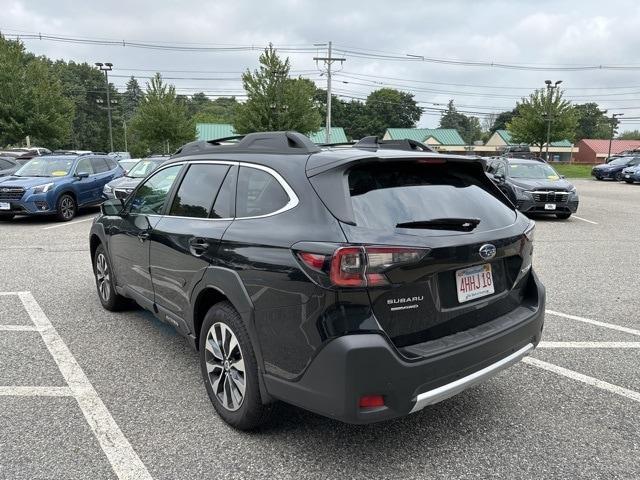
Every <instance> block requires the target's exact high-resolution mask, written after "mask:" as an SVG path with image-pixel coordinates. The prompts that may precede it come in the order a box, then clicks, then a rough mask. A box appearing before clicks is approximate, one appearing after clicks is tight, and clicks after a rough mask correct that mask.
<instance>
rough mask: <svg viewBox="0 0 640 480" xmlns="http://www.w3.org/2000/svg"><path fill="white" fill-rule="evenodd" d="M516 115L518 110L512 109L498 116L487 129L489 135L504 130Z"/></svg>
mask: <svg viewBox="0 0 640 480" xmlns="http://www.w3.org/2000/svg"><path fill="white" fill-rule="evenodd" d="M517 114H518V108H517V107H516V108H514V109H513V110H507V111H504V112H501V113H499V114H498V116H497V117H496V118H495V120H494V122H493V124H492V125H491V128H490V129H489V133H491V134H494V133H495V132H496V130H506V129H507V123H509V122H510V121H511V120H512V119H513V117H515V116H516V115H517Z"/></svg>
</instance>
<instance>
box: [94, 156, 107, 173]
mask: <svg viewBox="0 0 640 480" xmlns="http://www.w3.org/2000/svg"><path fill="white" fill-rule="evenodd" d="M91 165H92V166H93V171H94V173H104V172H108V171H109V170H110V168H109V165H107V161H106V160H105V159H104V158H100V157H97V158H92V159H91Z"/></svg>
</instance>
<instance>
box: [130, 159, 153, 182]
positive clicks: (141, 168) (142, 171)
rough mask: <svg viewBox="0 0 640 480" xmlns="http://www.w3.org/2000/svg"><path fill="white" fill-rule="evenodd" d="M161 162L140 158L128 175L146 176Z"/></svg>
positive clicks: (133, 176) (132, 176)
mask: <svg viewBox="0 0 640 480" xmlns="http://www.w3.org/2000/svg"><path fill="white" fill-rule="evenodd" d="M161 163H162V162H156V161H154V160H140V161H139V162H138V163H136V164H135V165H134V167H133V168H132V169H131V170H129V171H128V172H127V177H131V178H144V177H146V176H147V175H149V174H150V173H151V172H153V171H154V170H155V169H156V168H158V167H159V166H160V164H161Z"/></svg>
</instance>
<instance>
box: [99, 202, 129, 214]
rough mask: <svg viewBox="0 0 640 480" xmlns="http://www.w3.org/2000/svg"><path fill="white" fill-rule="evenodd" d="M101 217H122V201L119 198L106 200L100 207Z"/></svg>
mask: <svg viewBox="0 0 640 480" xmlns="http://www.w3.org/2000/svg"><path fill="white" fill-rule="evenodd" d="M100 211H102V214H103V215H122V213H123V211H124V201H123V200H121V199H119V198H114V199H111V200H107V201H105V202H103V203H102V205H100Z"/></svg>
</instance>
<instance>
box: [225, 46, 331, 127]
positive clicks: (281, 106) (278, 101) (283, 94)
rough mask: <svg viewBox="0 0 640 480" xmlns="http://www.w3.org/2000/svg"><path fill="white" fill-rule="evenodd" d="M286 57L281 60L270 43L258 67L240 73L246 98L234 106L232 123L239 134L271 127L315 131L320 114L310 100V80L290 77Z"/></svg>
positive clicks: (311, 96)
mask: <svg viewBox="0 0 640 480" xmlns="http://www.w3.org/2000/svg"><path fill="white" fill-rule="evenodd" d="M289 71H290V64H289V59H288V58H286V59H285V60H282V59H281V58H280V57H278V55H277V53H276V50H275V49H274V48H273V46H272V45H269V47H267V48H266V49H265V51H264V52H263V53H262V54H261V55H260V67H259V69H258V70H255V71H254V72H253V73H252V72H251V71H249V70H247V71H246V72H245V73H244V74H243V75H242V84H243V87H244V90H245V91H246V92H247V101H246V102H245V103H243V104H242V105H239V107H238V108H237V114H236V115H235V118H234V121H233V126H234V128H235V130H236V132H238V133H250V132H264V131H272V130H297V131H299V132H301V133H309V132H315V131H317V130H318V129H319V128H320V121H321V119H320V114H319V113H318V108H317V105H316V104H315V103H314V101H313V97H314V93H315V91H316V87H315V85H314V83H313V82H312V81H311V80H308V79H303V78H296V79H292V78H289Z"/></svg>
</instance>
